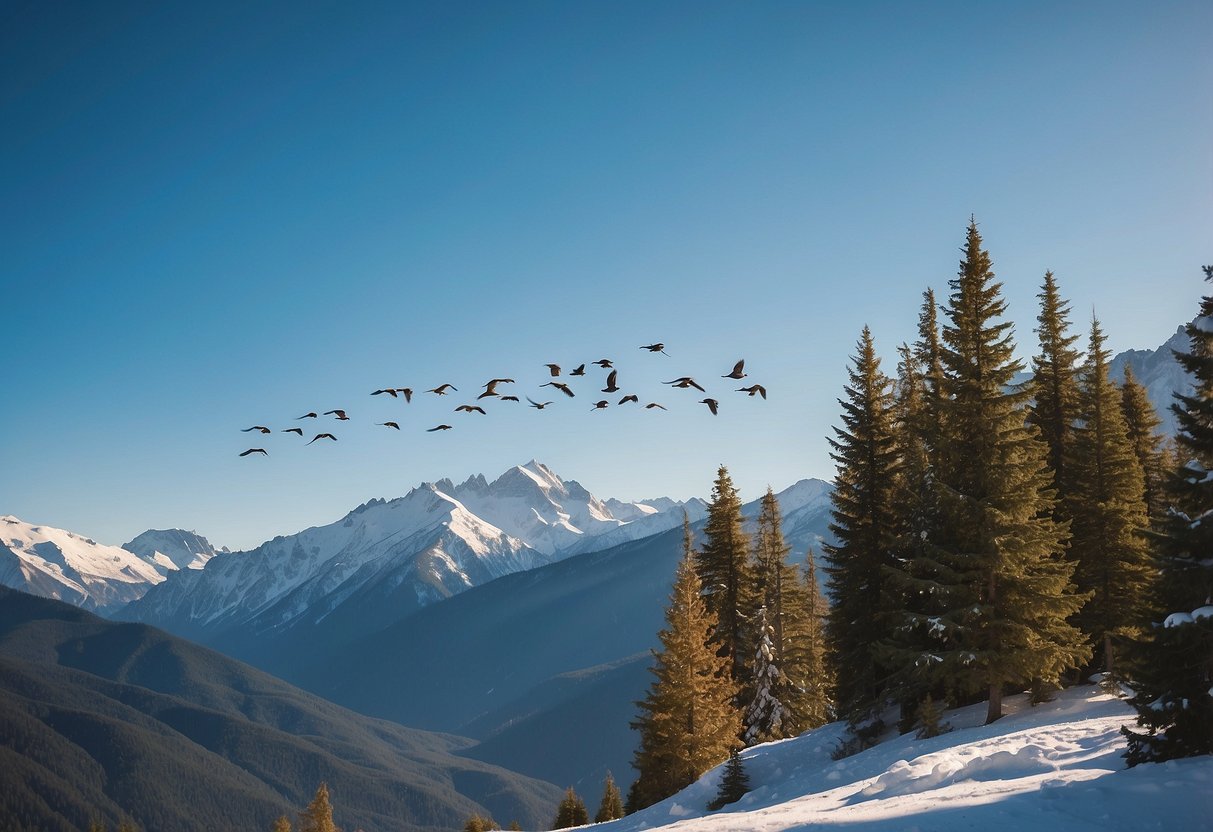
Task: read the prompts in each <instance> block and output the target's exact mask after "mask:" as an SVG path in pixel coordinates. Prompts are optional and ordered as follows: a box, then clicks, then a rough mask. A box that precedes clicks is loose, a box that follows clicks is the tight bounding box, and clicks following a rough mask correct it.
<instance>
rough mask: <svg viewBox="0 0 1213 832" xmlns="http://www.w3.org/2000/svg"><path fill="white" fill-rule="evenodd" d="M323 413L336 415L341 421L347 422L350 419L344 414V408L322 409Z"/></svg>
mask: <svg viewBox="0 0 1213 832" xmlns="http://www.w3.org/2000/svg"><path fill="white" fill-rule="evenodd" d="M324 415H325V416H336V417H337V418H338V419H339V420H340V421H342V422H348V421H349V420H350V417H349V416H346V415H345V411H344V410H326V411H324Z"/></svg>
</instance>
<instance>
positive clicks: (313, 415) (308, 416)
mask: <svg viewBox="0 0 1213 832" xmlns="http://www.w3.org/2000/svg"><path fill="white" fill-rule="evenodd" d="M318 418H319V417H318V416H317V415H316V413H315V411H313V412H311V413H304V414H303V415H302V416H300V417H299V419H318ZM299 419H296V420H295V421H298V420H299Z"/></svg>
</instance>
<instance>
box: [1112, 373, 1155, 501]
mask: <svg viewBox="0 0 1213 832" xmlns="http://www.w3.org/2000/svg"><path fill="white" fill-rule="evenodd" d="M1120 408H1121V412H1122V413H1123V414H1124V418H1125V429H1126V431H1127V432H1128V435H1129V444H1131V445H1132V446H1133V453H1134V454H1135V455H1136V456H1137V464H1138V465H1140V466H1141V473H1142V488H1143V492H1142V499H1143V501H1144V502H1145V504H1146V521H1147V523H1148V524H1152V523H1153V522H1154V521H1155V520H1158V519H1160V518H1161V517H1162V513H1163V481H1164V479H1165V470H1166V469H1165V467H1164V458H1165V454H1164V453H1163V451H1162V447H1161V446H1162V437H1161V436H1160V435H1159V434H1158V433H1157V431H1158V426H1159V425H1161V424H1162V420H1161V419H1159V418H1158V414H1157V413H1156V412H1155V411H1154V405H1153V404H1151V403H1150V397H1149V396H1148V395H1147V394H1146V388H1144V387H1142V386H1141V385H1140V384H1138V383H1137V379H1136V378H1134V376H1133V368H1132V367H1130V366H1129V365H1128V364H1126V365H1125V377H1124V382H1123V383H1122V384H1121V400H1120Z"/></svg>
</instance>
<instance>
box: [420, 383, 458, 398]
mask: <svg viewBox="0 0 1213 832" xmlns="http://www.w3.org/2000/svg"><path fill="white" fill-rule="evenodd" d="M447 390H454V391H455V392H456V393H458V392H459V388H458V387H456V386H455V385H453V384H439V385H438V386H437V387H434V388H432V389H430V390H426V391H425V392H427V393H437V394H438V395H439V396H445V395H446V391H447Z"/></svg>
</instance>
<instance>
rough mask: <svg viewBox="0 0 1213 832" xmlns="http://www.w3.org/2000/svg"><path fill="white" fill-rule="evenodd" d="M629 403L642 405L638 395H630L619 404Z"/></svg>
mask: <svg viewBox="0 0 1213 832" xmlns="http://www.w3.org/2000/svg"><path fill="white" fill-rule="evenodd" d="M627 402H636V403H637V404H640V397H639V396H637V395H628V396H624V397H623V398H622V399H620V400H619V404H626V403H627Z"/></svg>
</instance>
